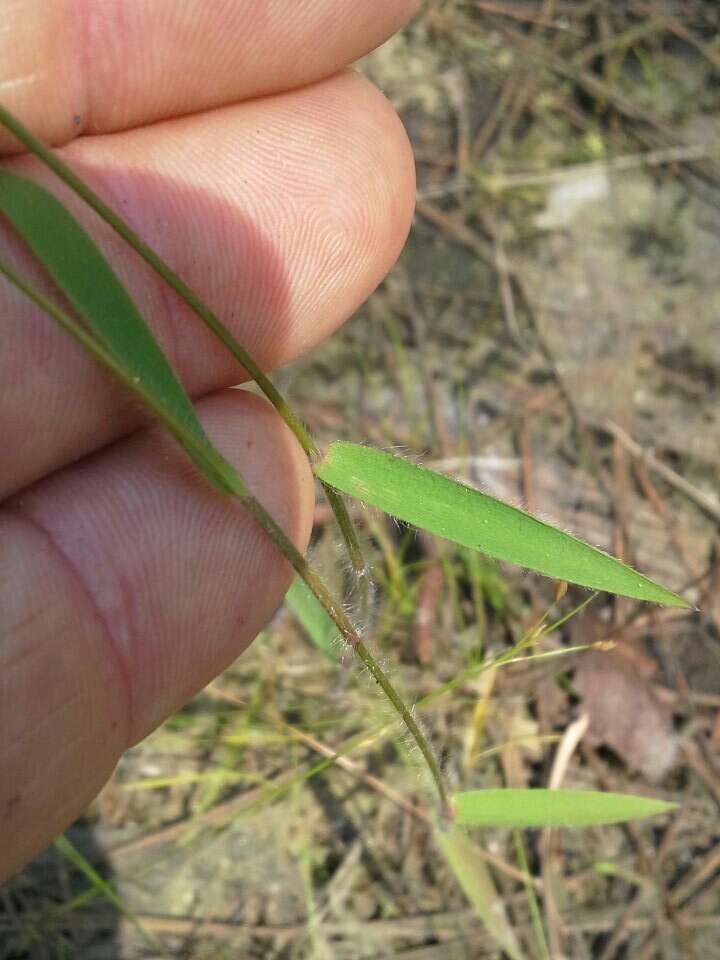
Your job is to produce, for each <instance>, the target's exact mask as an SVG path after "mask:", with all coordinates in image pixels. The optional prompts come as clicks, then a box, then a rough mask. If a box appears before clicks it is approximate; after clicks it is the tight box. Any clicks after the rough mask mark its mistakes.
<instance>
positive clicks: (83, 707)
mask: <svg viewBox="0 0 720 960" xmlns="http://www.w3.org/2000/svg"><path fill="white" fill-rule="evenodd" d="M415 5H416V4H415V3H414V2H413V0H364V2H362V3H358V2H357V0H292V2H291V3H290V2H288V0H224V2H214V3H206V2H204V0H183V3H175V2H172V0H82V2H80V3H78V2H72V3H71V2H70V0H60V2H57V3H52V4H49V3H47V2H46V0H19V2H14V3H11V4H9V6H8V9H7V10H4V11H3V17H4V21H3V25H2V26H3V30H2V31H0V102H2V103H3V104H4V105H5V106H7V107H8V108H9V109H10V110H11V111H12V112H14V113H15V114H16V115H17V116H19V117H20V119H22V120H23V122H24V123H25V124H26V125H27V126H29V127H30V128H31V129H32V130H33V132H35V133H36V134H38V135H39V136H40V137H41V138H42V139H44V140H45V141H46V142H51V143H54V144H57V145H62V144H67V146H65V147H63V156H64V157H65V159H66V160H67V161H68V162H69V163H70V164H71V165H72V166H74V167H75V168H76V169H77V170H78V171H79V172H80V173H81V175H82V176H83V177H84V178H85V179H86V180H87V181H88V182H89V183H90V184H91V185H92V186H93V187H94V189H96V190H97V192H99V193H100V194H101V195H102V196H103V197H104V198H105V199H107V200H108V202H109V203H110V205H111V206H115V207H116V208H118V209H119V210H120V211H121V212H122V214H123V215H124V217H125V218H126V219H127V220H128V221H129V222H130V223H131V225H132V226H133V227H134V228H135V229H136V230H137V232H138V233H139V234H140V235H141V236H142V237H143V239H145V240H146V241H148V242H149V243H150V244H151V245H152V246H154V247H155V248H156V249H157V250H158V252H159V253H160V254H161V256H162V257H163V258H164V259H165V260H166V261H167V262H168V263H169V264H170V265H171V266H172V267H173V268H174V269H175V270H176V271H177V272H178V273H179V274H180V276H181V277H183V279H184V280H185V281H186V282H187V283H189V285H190V286H191V287H193V288H195V289H196V290H197V291H198V292H199V293H200V294H201V296H202V297H203V299H205V301H206V302H208V303H209V304H210V305H211V306H212V307H213V308H214V309H215V310H216V312H217V313H218V315H219V316H220V317H221V318H222V319H223V321H224V322H226V323H227V325H228V326H229V327H230V329H231V330H232V331H233V333H234V334H235V335H236V336H237V338H238V339H239V340H240V342H241V343H243V345H245V346H246V347H247V348H248V350H249V351H250V353H251V354H252V355H253V356H254V357H255V358H256V359H257V360H258V361H259V362H260V363H261V365H262V366H264V367H265V368H267V369H269V368H272V367H275V366H278V365H279V364H282V363H285V362H287V361H288V360H291V359H292V358H293V357H296V356H298V355H299V354H300V353H302V352H304V351H306V350H308V349H310V348H311V347H313V346H314V345H315V344H317V343H318V342H319V341H320V340H322V339H323V338H324V337H326V336H327V335H328V334H330V333H331V332H332V331H333V330H335V329H336V328H337V327H338V326H339V324H340V323H342V321H343V320H344V319H345V318H346V317H348V316H349V315H350V314H351V313H352V312H353V311H354V310H355V309H356V307H357V306H358V305H359V304H360V303H361V302H362V301H363V300H364V299H365V298H366V297H367V296H368V295H369V294H370V292H371V291H372V290H373V289H374V287H375V286H376V285H377V284H378V283H379V281H380V280H381V279H382V277H383V276H384V275H385V273H386V272H387V271H388V269H389V268H390V266H391V265H392V263H393V262H394V260H395V258H396V256H397V254H398V253H399V251H400V249H401V247H402V244H403V242H404V240H405V236H406V233H407V230H408V227H409V223H410V218H411V215H412V209H413V202H414V169H413V162H412V157H411V154H410V150H409V147H408V143H407V139H406V138H405V135H404V132H403V130H402V127H401V125H400V123H399V121H398V120H397V118H396V117H395V115H394V113H393V112H392V110H391V108H390V107H389V106H388V104H387V103H386V101H385V100H384V99H383V98H382V97H381V96H380V95H379V94H378V93H377V92H376V91H375V90H374V89H373V88H372V87H371V86H370V85H369V84H368V83H367V82H366V81H365V80H363V79H362V78H360V77H359V76H357V75H355V74H351V73H346V72H338V71H341V70H342V69H343V68H344V67H345V66H346V65H347V64H349V63H351V62H352V61H353V60H355V59H357V58H358V57H359V56H361V55H362V54H363V53H365V52H366V51H368V50H370V49H371V48H372V47H374V46H376V45H377V44H378V43H380V42H381V41H382V40H384V39H385V38H386V37H387V36H388V35H390V34H391V33H392V32H393V31H394V30H395V29H397V28H398V27H399V26H400V25H401V24H402V23H403V22H404V21H405V20H406V19H407V17H408V16H409V15H410V14H411V12H412V11H413V9H414V7H415ZM80 134H83V136H79V135H80ZM74 138H77V139H74ZM70 141H73V142H70ZM15 153H17V145H15V144H13V142H12V140H11V138H10V137H9V136H7V135H5V134H4V133H0V155H3V156H4V159H3V160H2V161H0V162H1V163H2V165H3V166H4V167H9V168H12V169H14V170H17V171H18V172H21V173H26V174H28V175H29V176H31V177H32V178H34V179H36V180H40V181H42V182H45V183H47V184H48V185H49V186H50V187H51V189H53V191H54V192H55V193H56V194H57V195H58V196H60V197H61V199H62V200H63V201H64V202H65V203H66V204H67V205H68V206H69V208H70V209H71V210H72V211H73V212H74V214H75V216H76V217H78V219H80V220H81V222H83V223H85V224H86V225H88V229H90V231H91V233H92V234H93V236H94V237H95V239H96V241H97V242H98V243H99V245H100V246H101V248H102V249H103V250H104V251H105V253H106V255H107V256H108V258H109V259H110V261H111V262H112V263H113V266H114V267H115V269H116V270H117V272H118V273H119V275H120V277H121V279H122V280H123V281H124V282H125V283H126V285H127V286H128V287H129V289H130V290H131V292H132V293H133V295H134V297H135V299H136V301H137V302H138V304H139V306H140V308H141V311H142V312H143V314H144V316H145V317H146V318H147V319H148V321H149V323H150V325H151V326H152V328H153V329H154V331H155V333H156V335H157V336H158V338H159V339H160V342H161V343H162V345H163V347H164V348H165V350H166V352H167V353H168V354H169V356H170V359H171V360H172V362H173V364H174V366H175V368H176V369H177V370H178V372H179V373H180V375H181V377H182V379H183V381H184V383H185V385H186V387H187V389H188V391H189V392H190V394H191V395H192V396H193V398H195V399H196V401H197V405H198V411H199V414H200V416H201V419H202V421H203V423H204V425H205V427H206V429H207V431H208V433H209V435H210V437H211V438H212V440H213V441H214V442H215V443H216V444H217V445H218V446H219V448H220V449H221V451H222V452H223V453H224V454H225V456H226V457H227V458H228V459H229V460H231V461H232V462H234V463H236V464H237V465H238V466H239V467H240V468H241V470H242V472H243V474H244V476H245V478H246V480H247V482H248V485H249V487H250V488H251V489H252V490H253V491H254V492H255V493H256V495H257V496H258V497H259V499H260V500H261V501H262V502H263V503H264V505H265V506H266V508H267V509H268V510H269V511H270V512H271V513H272V514H273V516H274V517H275V518H276V519H277V520H278V521H279V522H280V524H281V525H282V526H283V528H284V529H285V530H286V532H287V533H288V534H289V535H290V536H291V537H292V539H293V540H294V542H295V543H296V545H297V546H298V547H299V548H300V549H304V548H305V546H306V545H307V541H308V537H309V534H310V528H311V524H312V514H313V504H314V493H313V483H312V476H311V474H310V471H309V468H308V465H307V462H306V460H305V458H304V456H303V454H302V452H301V451H300V449H299V447H298V445H297V443H296V442H295V440H294V438H293V437H292V435H291V434H290V433H289V431H288V430H287V428H286V427H285V425H284V424H283V423H282V422H281V421H280V419H279V418H278V416H277V415H276V414H275V412H274V411H273V410H272V409H271V408H269V407H268V406H267V404H265V403H264V402H261V401H259V400H258V399H257V398H255V397H253V396H251V395H250V394H248V393H245V392H242V391H230V390H228V389H227V387H228V386H229V385H231V384H232V383H234V382H236V381H237V380H238V372H237V367H236V366H235V365H234V363H233V362H232V361H231V360H230V359H229V355H227V354H226V353H225V351H224V350H223V349H222V348H221V347H220V346H219V345H218V344H217V343H216V342H215V341H214V340H213V339H212V338H211V336H210V335H209V334H208V333H207V331H206V330H205V329H204V328H202V326H201V325H200V323H199V321H197V320H196V318H194V316H193V315H191V314H190V313H189V311H188V310H187V309H185V308H184V307H182V306H180V304H179V301H177V300H176V299H175V298H174V297H173V296H171V295H170V294H169V293H168V291H167V289H166V288H164V287H163V284H162V281H160V280H159V279H158V278H157V277H156V276H155V275H154V274H151V273H150V272H149V271H148V270H147V268H145V266H144V265H142V264H141V263H140V261H139V260H138V259H137V257H136V256H135V255H134V254H133V253H132V251H130V250H129V249H128V248H125V247H124V245H123V244H122V243H121V242H120V241H119V240H118V239H117V237H116V236H115V235H114V234H111V233H110V231H109V230H108V229H107V228H106V227H104V225H102V224H100V223H99V222H98V221H97V219H96V218H94V217H93V216H92V215H91V214H89V213H88V211H87V210H86V209H84V208H83V207H82V206H81V204H79V203H78V201H77V199H76V198H74V197H72V196H70V194H69V193H68V192H67V191H64V190H63V189H62V188H60V187H59V186H58V182H57V181H56V180H54V179H53V178H52V177H51V176H50V175H49V174H48V173H47V171H45V170H44V169H41V168H40V166H39V164H38V163H37V162H36V161H35V160H34V159H32V158H28V157H19V156H11V154H15ZM0 249H2V250H3V252H4V253H8V254H9V256H10V257H11V259H13V260H14V261H15V262H16V263H20V264H21V265H22V268H23V270H24V271H25V272H26V273H27V272H32V271H33V270H34V265H33V263H32V261H31V259H30V257H29V256H28V254H27V252H26V251H25V250H24V249H23V248H22V245H21V244H20V243H19V242H18V241H17V240H16V239H15V238H13V236H12V235H11V234H10V232H9V231H8V230H6V229H4V228H3V229H1V230H0ZM0 328H1V330H2V333H1V340H0V342H1V343H2V348H1V349H0V438H1V443H2V450H3V453H2V462H1V465H0V731H2V739H1V740H0V823H1V824H2V844H0V876H7V875H9V874H10V873H12V872H13V871H14V870H16V869H17V868H19V867H20V866H21V865H22V864H23V863H24V862H26V861H27V860H28V859H29V858H30V857H32V856H33V855H34V854H35V853H36V852H38V851H39V850H40V849H41V848H42V847H43V846H44V845H45V844H46V843H48V842H49V841H50V840H51V839H52V838H53V837H54V836H56V835H57V834H58V833H60V832H61V831H62V830H63V829H64V828H65V827H66V826H67V825H68V824H69V823H70V822H71V821H72V820H73V819H74V818H75V817H77V816H78V815H79V814H80V813H81V812H82V810H83V809H84V808H85V807H86V805H87V804H88V802H89V801H90V800H91V799H92V798H93V796H95V794H96V793H97V792H98V790H99V789H100V788H101V786H102V785H103V783H104V782H105V781H106V780H107V778H108V777H109V775H110V773H111V772H112V770H113V767H114V766H115V763H116V762H117V760H118V757H119V756H120V754H121V753H122V751H123V750H125V749H126V748H127V747H128V746H130V745H131V744H133V743H136V742H137V741H138V740H140V739H142V738H143V737H144V736H146V735H147V734H148V733H149V732H150V731H151V730H152V729H153V728H154V727H155V726H157V724H159V723H160V722H161V721H162V720H163V719H164V718H165V717H167V716H168V714H170V713H171V712H172V711H173V710H175V709H177V708H178V707H179V706H180V705H181V704H183V703H184V702H185V701H186V700H188V698H190V697H191V696H192V695H193V694H194V693H195V692H197V691H198V690H200V689H201V688H202V687H203V686H204V685H205V684H206V683H207V682H208V681H209V680H210V679H211V678H212V677H213V676H215V675H217V674H218V673H219V672H220V671H222V670H223V668H224V667H226V666H227V665H228V664H229V663H230V662H231V661H232V660H233V659H234V658H235V657H237V656H238V654H239V653H241V652H242V650H244V649H245V647H246V646H247V645H248V644H249V643H250V641H251V640H252V638H253V637H254V636H255V635H256V634H257V632H258V631H259V630H260V629H261V628H262V626H263V625H264V624H265V623H266V622H267V621H268V619H269V618H270V616H271V615H272V613H273V611H274V610H275V609H276V607H277V605H278V604H279V603H280V601H281V598H282V596H283V593H284V592H285V590H286V589H287V587H288V585H289V583H290V580H291V577H292V573H291V570H290V568H289V566H288V565H287V564H286V563H285V562H284V561H283V560H282V558H281V557H280V556H279V554H278V553H277V552H276V551H275V549H274V548H273V547H272V546H271V544H270V543H269V541H267V540H266V538H265V536H264V534H263V533H262V532H261V531H260V530H259V529H258V528H256V527H255V526H254V524H253V522H252V521H251V520H250V519H249V518H248V517H247V516H246V515H244V514H243V513H242V511H241V509H240V508H239V507H238V506H237V504H236V503H234V502H229V501H228V500H226V499H225V498H223V497H222V496H221V495H220V494H218V493H216V492H215V491H213V490H212V489H211V488H210V487H209V486H208V485H207V484H206V483H205V482H204V481H203V480H202V478H200V477H199V476H198V475H197V474H196V472H195V471H194V469H193V468H192V467H191V466H190V465H189V462H188V461H187V460H186V458H185V456H184V454H183V453H182V452H181V451H180V450H179V449H177V448H176V447H175V446H174V445H173V443H172V441H170V440H169V439H168V438H167V437H166V436H165V435H163V434H162V433H161V431H160V430H159V429H158V428H149V429H148V428H144V427H143V424H144V422H145V421H144V417H143V412H142V411H141V410H140V409H139V408H138V406H137V404H136V403H135V402H134V401H133V400H132V399H131V398H129V397H128V396H127V394H126V393H125V391H124V390H123V388H121V387H120V386H119V385H117V384H116V383H114V382H112V381H111V380H110V379H109V377H108V376H107V375H106V373H105V372H104V371H102V370H100V369H99V368H98V367H97V366H96V365H95V363H94V361H93V360H92V359H90V358H89V357H88V356H87V355H85V354H84V353H83V351H82V350H80V349H79V348H78V347H77V345H76V344H75V343H74V342H73V341H72V340H71V339H70V338H68V337H67V336H66V334H64V333H63V332H62V331H61V330H59V329H58V328H57V327H55V326H53V324H52V321H50V320H49V319H48V318H47V317H46V316H45V315H43V314H41V313H39V312H38V311H37V310H36V309H35V308H34V307H33V306H31V305H30V304H29V303H28V302H25V301H24V300H23V299H22V298H21V296H20V295H19V294H18V293H16V292H15V291H14V290H12V289H11V288H9V286H7V285H5V284H3V283H2V282H0Z"/></svg>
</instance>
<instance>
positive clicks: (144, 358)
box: [0, 171, 210, 446]
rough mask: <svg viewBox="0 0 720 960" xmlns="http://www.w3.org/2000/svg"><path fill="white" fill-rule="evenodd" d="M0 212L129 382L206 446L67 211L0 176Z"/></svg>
mask: <svg viewBox="0 0 720 960" xmlns="http://www.w3.org/2000/svg"><path fill="white" fill-rule="evenodd" d="M0 212H1V213H3V214H4V215H5V216H6V217H7V218H8V220H9V221H10V222H11V223H12V225H13V227H14V228H15V229H16V230H17V232H18V233H19V234H20V236H21V237H22V238H23V239H24V240H25V242H26V243H27V245H28V246H29V247H30V249H31V250H32V252H33V253H34V254H35V256H36V257H37V258H38V260H39V261H40V262H41V263H42V264H43V266H44V267H45V269H46V270H47V271H48V273H49V274H50V276H51V277H52V278H53V280H54V281H55V283H56V284H57V286H58V287H59V288H60V289H61V290H62V292H63V293H64V295H65V296H66V297H67V299H68V301H69V302H70V303H71V304H72V306H73V307H74V309H75V310H76V311H77V313H78V315H79V316H80V317H82V319H83V320H84V321H85V323H86V324H87V325H88V327H89V329H90V330H91V331H92V333H93V334H94V335H95V336H96V337H97V339H98V340H99V341H100V342H101V343H102V344H103V345H104V346H105V347H106V349H107V350H108V351H109V352H110V353H111V354H112V355H113V356H114V357H115V359H116V360H117V361H118V363H120V364H121V365H122V367H123V368H124V370H125V372H126V373H127V375H128V376H129V377H132V378H137V379H138V380H139V381H140V382H141V383H142V384H143V386H144V387H145V389H146V390H148V391H149V392H151V393H152V394H153V395H154V396H155V398H156V400H157V401H158V403H160V404H161V405H162V406H164V407H165V408H169V410H170V411H171V412H172V414H173V415H174V417H175V418H176V419H177V420H179V421H180V422H181V423H182V424H183V425H184V426H185V428H186V429H187V430H189V431H190V432H191V433H193V434H194V435H195V436H196V437H197V438H198V439H200V440H202V441H203V442H204V443H207V445H208V446H209V445H210V441H209V440H208V439H207V437H206V435H205V433H204V431H203V429H202V427H201V425H200V421H199V420H198V418H197V415H196V414H195V410H194V408H193V405H192V403H191V402H190V399H189V398H188V396H187V394H186V393H185V390H184V389H183V387H182V385H181V383H180V381H179V380H178V379H177V377H176V375H175V373H174V372H173V370H172V367H171V366H170V364H169V363H168V361H167V359H166V358H165V355H164V354H163V352H162V350H161V349H160V347H159V346H158V344H157V342H156V340H155V338H154V337H153V335H152V333H151V332H150V329H149V327H148V326H147V324H146V323H145V321H144V319H143V318H142V316H141V315H140V312H139V311H138V309H137V307H136V306H135V304H134V303H133V301H132V299H131V298H130V296H129V294H128V293H127V291H126V290H125V288H124V287H123V285H122V284H121V282H120V280H119V279H118V278H117V276H116V274H115V273H114V271H113V270H112V268H111V267H110V264H109V263H108V262H107V260H106V259H105V257H104V256H103V254H102V253H101V252H100V250H99V249H98V248H97V246H96V245H95V243H94V242H93V241H92V240H91V239H90V237H89V236H88V234H87V233H86V232H85V230H84V229H83V228H82V227H81V226H80V224H79V223H78V222H77V221H76V220H75V219H74V218H73V217H72V216H71V215H70V213H69V212H68V211H67V210H66V209H65V207H64V206H63V205H62V204H61V203H60V202H59V201H58V200H56V198H55V197H54V196H53V195H52V194H51V193H49V192H48V191H47V190H45V189H44V188H43V187H40V186H38V185H37V184H35V183H32V182H31V181H29V180H25V179H24V178H23V177H19V176H17V175H16V174H14V173H9V172H7V171H0Z"/></svg>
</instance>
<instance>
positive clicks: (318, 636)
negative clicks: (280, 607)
mask: <svg viewBox="0 0 720 960" xmlns="http://www.w3.org/2000/svg"><path fill="white" fill-rule="evenodd" d="M285 603H286V604H287V605H288V607H289V608H290V610H292V612H293V614H294V615H295V617H296V618H297V620H298V621H299V623H300V625H301V626H302V628H303V629H304V630H305V632H306V633H307V634H308V636H309V637H310V639H311V640H312V642H313V643H314V644H315V646H316V647H317V648H318V650H321V651H322V652H323V653H324V654H325V656H326V657H329V658H330V660H335V661H337V659H338V657H337V649H336V645H335V641H336V640H337V638H338V636H339V634H338V628H337V627H336V626H335V624H334V623H333V622H332V620H331V619H330V617H329V616H328V614H327V613H326V612H325V609H324V608H323V606H322V605H321V604H320V601H319V600H318V599H317V597H316V596H315V595H314V594H313V593H312V592H311V590H310V588H309V587H308V585H307V584H306V583H305V582H304V581H303V580H301V579H300V577H295V579H294V580H293V582H292V586H291V587H290V589H289V590H288V592H287V593H286V594H285Z"/></svg>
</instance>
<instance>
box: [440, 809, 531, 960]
mask: <svg viewBox="0 0 720 960" xmlns="http://www.w3.org/2000/svg"><path fill="white" fill-rule="evenodd" d="M435 839H436V840H437V843H438V846H439V847H440V850H441V851H442V853H443V855H444V857H445V859H446V861H447V864H448V866H449V867H450V869H451V870H452V872H453V874H454V876H455V879H456V880H457V882H458V884H459V886H460V888H461V889H462V891H463V893H464V894H465V896H466V897H467V898H468V900H469V901H470V903H471V905H472V907H473V909H474V910H475V913H476V914H477V915H478V917H479V919H480V920H481V921H482V924H483V926H484V927H485V929H486V930H487V932H488V933H489V934H490V936H491V937H492V938H493V940H494V941H495V942H496V943H497V944H498V946H499V947H501V948H502V949H503V950H504V951H505V953H506V954H507V955H508V956H509V957H511V958H512V960H523V953H522V951H521V949H520V945H519V943H518V941H517V938H516V937H515V934H514V932H513V929H512V927H511V925H510V921H509V919H508V915H507V911H506V910H505V904H504V903H503V900H502V897H501V896H500V895H499V894H498V892H497V890H496V888H495V884H494V883H493V879H492V875H491V873H490V869H489V867H488V865H487V863H486V862H485V860H484V859H483V857H482V854H481V852H480V850H479V849H478V847H477V846H476V844H475V843H474V842H473V841H472V839H471V838H470V837H469V836H468V835H467V834H466V833H465V832H464V831H463V830H460V829H458V828H457V827H451V828H450V829H448V830H442V829H440V828H436V829H435Z"/></svg>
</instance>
